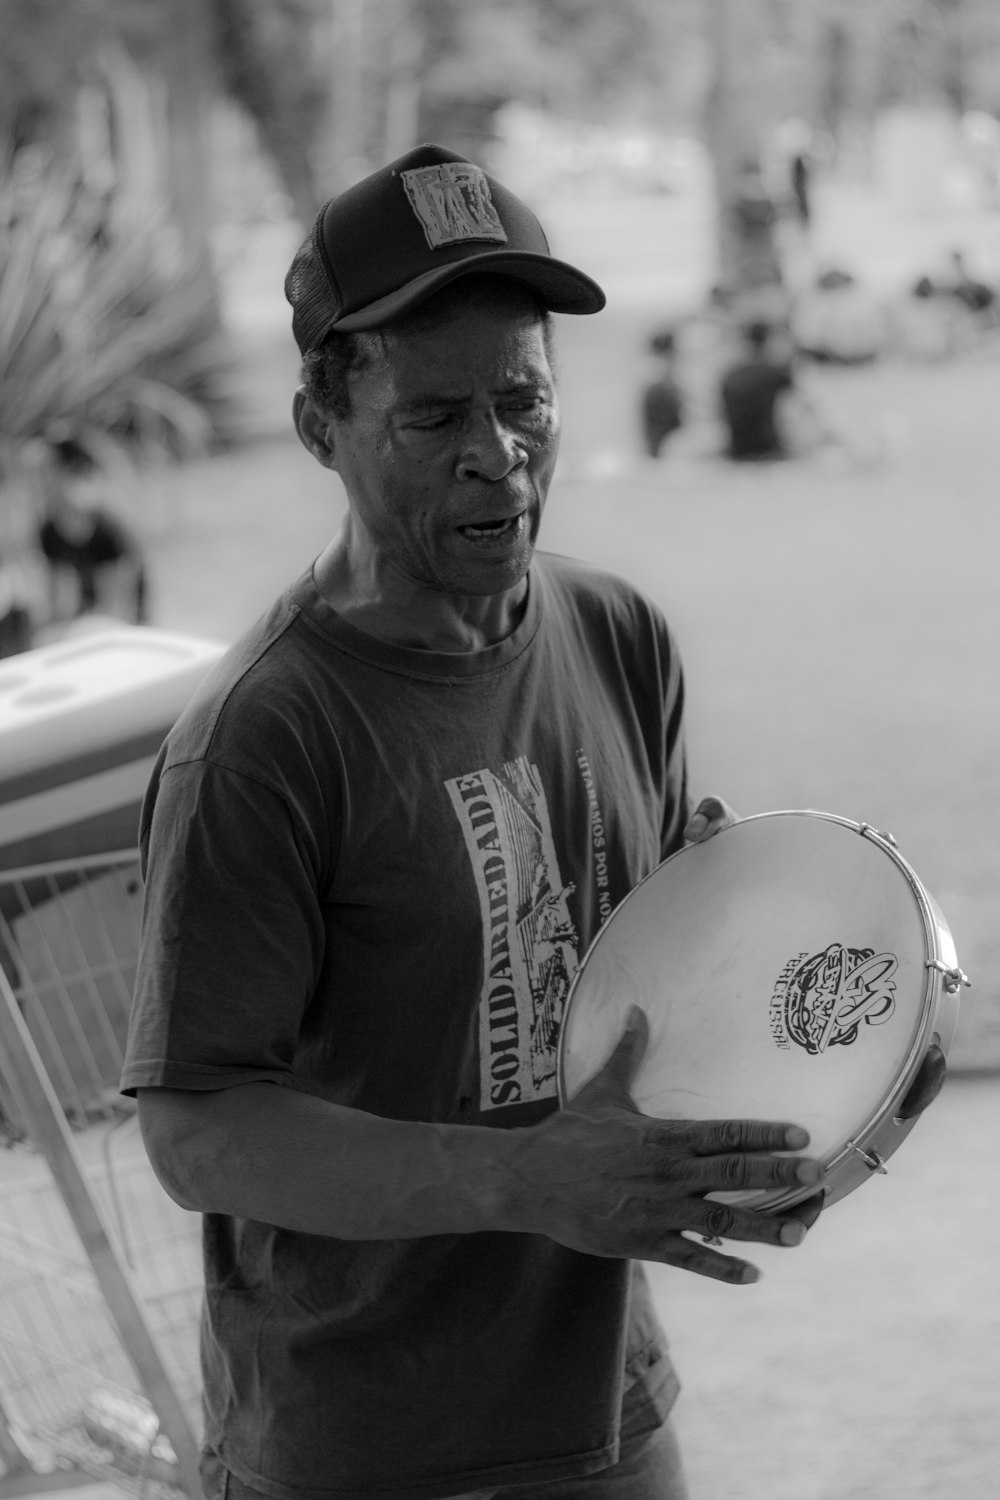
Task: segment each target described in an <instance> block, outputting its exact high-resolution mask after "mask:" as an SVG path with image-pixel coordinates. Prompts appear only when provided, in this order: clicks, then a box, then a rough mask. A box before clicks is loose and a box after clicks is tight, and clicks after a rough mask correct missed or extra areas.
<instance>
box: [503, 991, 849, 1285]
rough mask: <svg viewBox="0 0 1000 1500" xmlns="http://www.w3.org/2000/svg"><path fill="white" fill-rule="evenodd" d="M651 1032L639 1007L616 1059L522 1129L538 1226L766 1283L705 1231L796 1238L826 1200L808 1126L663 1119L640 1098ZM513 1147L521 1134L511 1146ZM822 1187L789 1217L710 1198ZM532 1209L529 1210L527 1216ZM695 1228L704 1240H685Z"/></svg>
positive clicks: (522, 1171)
mask: <svg viewBox="0 0 1000 1500" xmlns="http://www.w3.org/2000/svg"><path fill="white" fill-rule="evenodd" d="M648 1036H649V1028H648V1023H647V1021H646V1017H645V1015H644V1014H643V1012H642V1011H641V1010H640V1009H639V1008H638V1007H634V1008H633V1011H632V1014H631V1016H630V1018H629V1023H628V1026H627V1027H626V1030H625V1032H624V1033H623V1035H622V1037H621V1039H620V1041H619V1042H618V1045H617V1046H616V1048H615V1050H614V1052H613V1053H612V1055H611V1057H610V1058H609V1059H608V1061H607V1063H606V1064H605V1065H604V1067H603V1068H602V1069H601V1071H600V1072H599V1073H598V1074H596V1075H595V1077H593V1078H592V1079H591V1080H590V1081H589V1083H587V1084H585V1085H584V1087H583V1088H582V1089H581V1090H580V1091H579V1093H578V1094H576V1096H575V1097H574V1098H573V1099H572V1100H570V1101H569V1103H568V1104H567V1105H566V1107H565V1108H564V1109H561V1110H559V1111H558V1112H557V1113H556V1114H553V1115H550V1116H549V1117H548V1118H547V1119H546V1120H544V1121H543V1122H542V1124H541V1125H537V1126H534V1127H531V1128H529V1129H526V1130H523V1131H516V1132H512V1134H513V1135H514V1136H516V1137H517V1142H516V1147H515V1149H514V1150H513V1152H512V1155H511V1157H510V1158H509V1162H508V1165H509V1167H510V1169H511V1170H512V1171H513V1174H514V1176H515V1179H516V1182H517V1184H518V1190H519V1193H520V1194H522V1195H523V1196H521V1197H520V1204H519V1207H520V1209H521V1210H522V1212H523V1215H524V1218H525V1220H526V1222H524V1223H523V1224H520V1223H519V1225H518V1228H523V1229H526V1230H528V1231H529V1232H534V1233H538V1234H545V1235H547V1236H548V1237H549V1238H550V1239H553V1240H556V1241H558V1242H559V1243H560V1244H563V1245H568V1246H569V1247H570V1248H571V1249H574V1250H582V1251H584V1252H586V1253H587V1254H590V1255H606V1256H623V1257H624V1256H627V1257H630V1258H632V1259H636V1260H652V1261H662V1262H664V1263H666V1264H667V1265H673V1266H679V1267H681V1268H682V1269H684V1270H686V1271H694V1272H696V1273H697V1274H698V1275H700V1276H711V1277H714V1278H715V1279H716V1280H719V1281H729V1282H737V1283H738V1282H750V1281H756V1280H757V1279H758V1275H759V1273H758V1271H757V1269H756V1267H754V1266H752V1265H750V1264H749V1263H748V1262H746V1261H743V1260H739V1259H737V1258H735V1257H733V1256H728V1255H720V1254H719V1253H718V1252H717V1251H715V1250H713V1249H711V1248H710V1247H709V1246H708V1245H707V1244H705V1243H704V1240H705V1238H706V1237H707V1238H709V1239H714V1238H717V1237H725V1238H727V1239H736V1240H756V1241H758V1242H759V1243H761V1244H766V1245H797V1244H800V1243H801V1242H802V1240H803V1239H804V1237H805V1234H806V1230H807V1229H808V1228H809V1227H810V1226H811V1225H812V1224H813V1223H814V1222H815V1220H816V1218H817V1216H818V1214H819V1211H820V1209H821V1207H822V1193H821V1191H820V1184H821V1182H822V1176H823V1173H822V1168H821V1166H820V1164H819V1163H818V1162H817V1161H815V1160H812V1159H810V1158H808V1157H789V1156H778V1155H775V1154H773V1153H775V1152H780V1151H800V1150H802V1148H803V1147H805V1146H806V1145H807V1144H808V1141H809V1137H808V1135H807V1133H806V1131H804V1130H803V1129H801V1127H799V1126H796V1125H789V1124H776V1123H773V1122H769V1121H762V1120H657V1119H653V1118H651V1117H650V1116H649V1115H643V1114H640V1113H639V1111H638V1110H637V1109H636V1107H635V1104H634V1103H633V1101H632V1099H631V1096H630V1094H629V1087H630V1084H631V1082H632V1079H633V1077H634V1076H635V1071H636V1068H637V1067H638V1064H639V1061H640V1059H641V1057H642V1054H643V1052H644V1051H645V1048H646V1043H647V1041H648ZM511 1144H512V1145H513V1144H514V1143H513V1142H512V1143H511ZM813 1184H814V1185H815V1186H816V1188H817V1194H816V1195H815V1196H813V1197H812V1198H810V1199H809V1200H807V1201H806V1202H804V1203H800V1204H798V1205H796V1206H795V1207H794V1208H792V1209H790V1210H788V1211H787V1212H786V1213H783V1214H774V1213H760V1212H756V1211H754V1209H753V1208H752V1207H749V1206H744V1205H739V1204H731V1203H720V1202H715V1201H712V1200H709V1199H707V1194H709V1193H712V1192H721V1191H725V1192H733V1191H737V1190H745V1189H748V1188H775V1187H783V1188H789V1187H802V1186H803V1185H813ZM518 1217H519V1218H520V1217H521V1214H520V1213H519V1214H518ZM686 1232H691V1233H694V1234H695V1235H697V1236H699V1238H698V1239H696V1240H691V1239H687V1238H685V1233H686Z"/></svg>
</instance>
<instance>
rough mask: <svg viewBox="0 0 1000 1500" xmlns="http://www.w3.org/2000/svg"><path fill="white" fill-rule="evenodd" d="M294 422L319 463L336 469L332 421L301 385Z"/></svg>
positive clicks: (296, 393) (294, 404)
mask: <svg viewBox="0 0 1000 1500" xmlns="http://www.w3.org/2000/svg"><path fill="white" fill-rule="evenodd" d="M292 420H293V422H294V423H295V431H296V432H297V433H298V435H299V437H300V439H301V441H302V443H303V445H304V446H305V447H306V448H308V449H309V452H310V453H311V454H312V456H313V458H314V459H316V461H317V463H321V464H322V465H323V467H324V469H335V468H336V467H337V464H336V460H335V459H334V454H333V433H332V432H331V430H330V419H329V417H326V416H324V415H323V413H322V412H321V411H320V409H319V407H318V406H317V405H316V403H315V402H314V401H313V400H312V399H311V397H310V396H308V395H307V394H306V388H305V386H301V385H300V386H299V388H298V390H297V391H296V392H295V396H294V397H293V400H292Z"/></svg>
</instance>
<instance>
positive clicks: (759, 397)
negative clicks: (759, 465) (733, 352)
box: [719, 319, 794, 460]
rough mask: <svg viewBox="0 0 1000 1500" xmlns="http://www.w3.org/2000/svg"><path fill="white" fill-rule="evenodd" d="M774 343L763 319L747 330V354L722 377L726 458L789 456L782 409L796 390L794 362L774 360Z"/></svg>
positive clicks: (720, 394)
mask: <svg viewBox="0 0 1000 1500" xmlns="http://www.w3.org/2000/svg"><path fill="white" fill-rule="evenodd" d="M772 337H773V336H772V329H771V325H770V324H769V323H766V322H764V321H763V319H755V320H754V321H753V322H752V323H750V324H748V325H747V327H746V329H745V331H744V342H745V349H744V351H743V352H742V353H741V355H740V356H739V358H737V360H736V361H735V362H734V363H733V364H731V365H730V366H729V368H728V369H727V370H725V371H724V373H723V375H722V379H721V381H720V384H719V408H720V415H721V417H722V420H723V422H724V423H725V428H726V447H725V454H726V457H727V458H731V459H737V460H747V459H751V460H753V459H780V458H785V457H786V456H787V447H786V444H785V441H784V438H783V436H782V433H781V426H780V422H779V420H778V403H779V400H780V398H781V397H782V396H783V395H784V394H785V393H786V392H788V391H790V390H791V389H792V387H793V384H794V377H793V374H792V362H791V359H790V358H788V357H787V356H785V357H780V356H779V357H776V356H775V355H774V353H773V350H772Z"/></svg>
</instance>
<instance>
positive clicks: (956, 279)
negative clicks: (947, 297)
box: [942, 250, 997, 314]
mask: <svg viewBox="0 0 1000 1500" xmlns="http://www.w3.org/2000/svg"><path fill="white" fill-rule="evenodd" d="M951 269H952V275H951V278H950V279H949V280H948V281H946V282H945V284H944V286H943V288H942V290H943V291H945V292H948V293H950V294H951V296H953V297H957V298H958V300H959V302H960V303H961V304H962V306H963V307H966V308H968V310H969V312H971V313H977V314H979V313H989V314H992V313H995V311H996V306H997V294H996V291H995V290H994V288H993V287H991V286H987V284H986V282H985V281H977V279H976V278H975V277H974V276H970V275H969V272H968V269H967V267H966V264H965V256H964V255H963V254H962V252H961V250H953V251H952V253H951Z"/></svg>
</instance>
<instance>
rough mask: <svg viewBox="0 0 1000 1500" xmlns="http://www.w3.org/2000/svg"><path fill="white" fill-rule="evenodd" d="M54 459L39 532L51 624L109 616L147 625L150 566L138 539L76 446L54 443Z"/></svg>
mask: <svg viewBox="0 0 1000 1500" xmlns="http://www.w3.org/2000/svg"><path fill="white" fill-rule="evenodd" d="M53 458H54V466H55V472H54V474H52V475H51V477H50V479H49V482H48V484H47V498H46V514H45V517H44V519H43V520H42V522H41V525H40V526H39V528H38V545H39V547H40V549H41V553H42V556H43V557H44V559H45V562H46V564H47V566H48V574H49V602H50V617H51V619H52V621H54V622H58V621H61V620H66V619H75V618H78V617H79V616H80V615H85V614H107V615H112V616H114V617H116V618H120V619H125V620H128V621H129V622H130V623H131V624H134V625H144V624H145V623H146V620H147V618H148V600H147V592H148V588H147V577H146V565H145V561H144V559H143V556H142V552H141V549H140V547H139V544H138V542H137V540H136V538H135V537H134V536H133V535H132V533H131V532H130V531H129V529H128V527H127V526H126V525H125V524H124V522H123V521H122V520H121V519H120V518H119V517H118V516H115V515H113V514H112V513H111V511H110V510H109V509H108V508H107V506H106V505H105V504H104V503H103V496H102V490H101V484H100V470H99V469H98V467H97V465H96V464H95V462H94V460H93V459H92V458H91V457H90V455H89V454H88V453H86V452H85V451H84V450H83V449H82V448H81V447H80V446H79V445H78V444H76V443H74V442H63V443H57V444H55V445H54V449H53Z"/></svg>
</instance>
